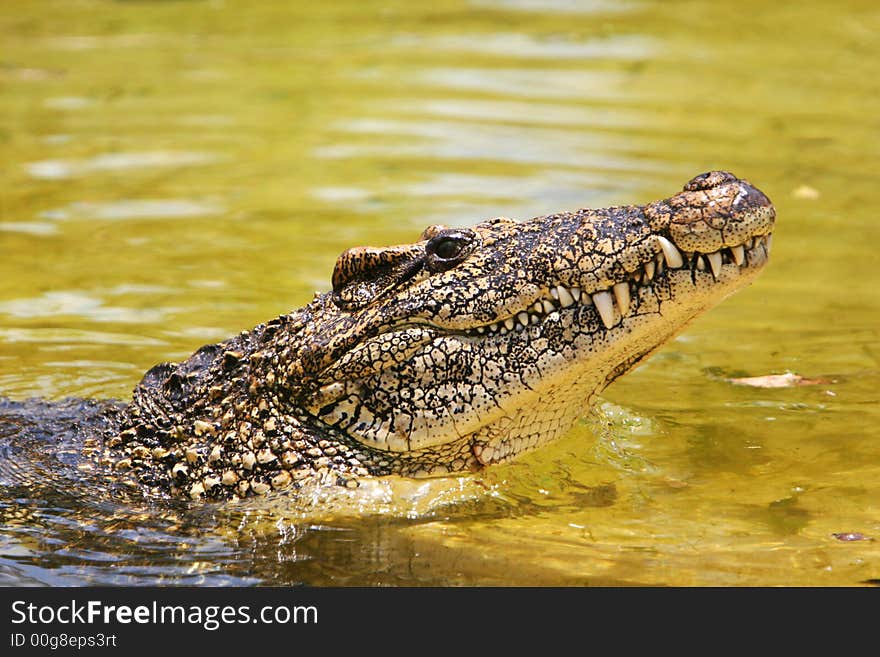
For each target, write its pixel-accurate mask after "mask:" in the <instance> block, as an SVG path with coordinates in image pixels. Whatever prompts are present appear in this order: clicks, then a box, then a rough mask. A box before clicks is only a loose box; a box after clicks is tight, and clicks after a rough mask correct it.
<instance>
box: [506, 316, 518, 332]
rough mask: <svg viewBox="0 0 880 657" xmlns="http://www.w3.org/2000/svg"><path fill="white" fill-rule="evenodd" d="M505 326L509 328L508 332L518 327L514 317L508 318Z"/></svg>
mask: <svg viewBox="0 0 880 657" xmlns="http://www.w3.org/2000/svg"><path fill="white" fill-rule="evenodd" d="M504 326H506V327H507V330H508V331H512V330H513V327H514V326H516V322H514V321H513V317H508V318H507V319H505V320H504Z"/></svg>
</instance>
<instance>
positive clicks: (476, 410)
mask: <svg viewBox="0 0 880 657" xmlns="http://www.w3.org/2000/svg"><path fill="white" fill-rule="evenodd" d="M774 219H775V214H774V210H773V207H772V205H771V204H770V202H769V201H768V200H767V199H766V197H764V196H763V194H761V193H760V192H758V191H757V190H755V189H754V188H752V187H751V186H750V185H748V183H745V182H744V181H739V180H737V179H736V178H735V177H734V176H732V175H731V174H726V173H723V172H712V173H710V174H705V175H704V176H700V177H697V178H695V179H694V180H692V181H691V182H690V183H688V185H687V186H686V187H685V190H684V191H683V192H682V193H681V194H679V195H676V196H674V197H671V198H670V199H666V200H664V201H659V202H657V203H653V204H650V205H648V206H645V207H643V208H635V207H628V208H611V209H608V210H601V211H579V212H578V213H574V214H567V215H553V216H551V217H544V218H538V219H535V220H532V221H531V222H524V223H522V224H519V223H516V222H512V221H510V220H503V221H500V222H498V221H496V222H488V223H486V224H481V225H479V226H477V227H475V229H474V230H475V231H476V235H477V236H478V238H479V239H480V240H481V244H480V249H481V251H477V252H476V254H475V256H474V257H472V258H470V259H469V260H465V261H464V262H463V263H462V264H461V265H460V266H459V267H457V268H453V269H450V270H449V271H447V272H445V273H442V274H440V275H435V276H429V277H426V276H422V277H421V278H420V277H418V276H415V275H412V276H413V277H412V278H411V279H410V280H408V283H409V286H408V287H407V288H406V289H404V290H403V291H401V292H400V293H399V294H397V296H393V295H392V296H390V297H388V298H386V299H385V300H384V301H383V303H382V304H378V303H377V304H375V305H373V306H369V305H368V306H367V307H366V309H365V310H363V311H362V312H360V313H358V314H356V315H352V317H353V319H352V321H353V322H354V324H353V326H354V328H352V329H351V330H350V333H351V334H352V335H357V334H364V335H368V336H372V337H368V338H366V339H364V340H360V341H358V342H357V344H356V345H355V346H354V347H353V348H351V349H348V350H347V351H345V352H344V353H343V354H342V355H341V357H338V358H337V359H336V360H335V361H334V362H333V363H332V364H331V365H329V366H328V367H327V368H326V369H325V370H324V371H323V373H322V375H321V377H320V380H319V382H320V383H323V385H321V386H320V387H319V388H318V389H317V390H313V391H312V392H311V395H310V396H309V397H308V398H307V399H306V401H305V403H304V405H305V406H306V408H307V409H308V410H309V411H310V412H311V413H313V414H314V416H315V417H316V418H317V419H318V420H319V421H320V422H321V423H323V424H325V425H329V426H330V427H333V428H334V429H335V430H337V431H339V432H342V433H344V434H345V435H347V436H348V437H349V438H351V439H352V440H353V441H355V442H356V443H357V444H359V445H360V446H362V447H363V448H364V449H365V450H366V453H365V454H364V455H363V457H362V460H364V461H365V462H369V461H371V460H373V461H377V460H378V461H380V462H383V463H384V462H390V463H391V466H390V471H396V472H401V473H404V474H410V475H419V474H430V473H435V472H449V471H456V470H461V469H465V468H469V467H474V466H475V465H479V464H488V463H494V462H498V461H503V460H506V459H508V458H510V457H512V456H514V455H516V454H519V453H521V452H523V451H526V450H529V449H533V448H535V447H537V446H539V445H542V444H544V443H546V442H548V441H550V440H552V439H554V438H556V437H558V436H559V435H561V434H563V433H564V432H565V431H566V430H568V428H569V427H570V426H571V424H572V423H573V422H574V420H575V419H576V418H577V417H578V416H580V415H583V414H584V413H585V412H586V410H587V407H588V404H589V400H590V398H591V397H592V396H593V395H595V394H596V393H597V392H598V391H600V390H602V389H603V388H604V387H605V386H606V385H608V384H609V383H610V382H611V381H613V380H614V379H615V378H616V377H617V376H620V375H621V374H622V373H624V372H625V371H627V370H628V369H630V368H631V367H632V366H633V365H635V364H636V363H638V362H639V361H640V360H641V359H643V358H644V357H646V356H647V355H649V354H650V353H651V352H653V351H654V350H656V349H657V348H659V347H660V346H661V345H662V344H663V343H664V342H665V341H666V340H667V339H668V338H669V337H670V336H671V335H673V334H674V333H676V332H677V331H679V330H681V329H682V328H683V327H684V326H686V325H687V323H688V322H690V321H691V320H692V319H693V318H694V317H695V316H697V315H699V314H700V313H701V312H703V311H705V310H706V309H708V308H709V307H711V306H713V305H715V304H716V303H718V302H719V301H721V300H722V299H723V298H725V297H726V296H728V295H729V294H731V293H732V292H734V291H735V290H737V289H739V288H740V287H742V286H744V285H745V284H747V283H748V282H750V281H751V280H752V279H753V278H754V276H755V275H756V274H757V272H758V271H759V270H760V269H761V268H762V267H763V266H764V264H765V263H766V260H767V254H768V252H769V247H770V234H771V231H772V228H773V222H774ZM536 222H538V223H536ZM422 248H424V245H423V243H422V244H421V245H419V244H417V245H411V246H406V247H394V250H393V251H391V252H388V253H390V255H389V254H388V253H386V252H378V251H377V252H372V251H371V253H370V257H371V258H373V259H374V260H376V261H377V262H378V261H380V260H381V261H382V263H383V266H386V267H387V266H388V263H393V262H394V259H395V258H399V259H400V260H401V262H403V263H406V262H409V261H408V260H406V258H410V257H412V254H413V253H418V252H420V251H421V249H422ZM487 254H488V255H487ZM492 254H494V256H495V259H494V260H493V259H492V258H491V257H490V256H491V255H492ZM499 254H501V257H500V258H499V257H498V256H499ZM523 254H525V255H523ZM407 266H409V265H407ZM383 271H384V270H383ZM407 271H414V270H412V268H411V267H410V269H409V270H407ZM499 272H500V273H499ZM410 275H411V274H408V276H410ZM386 278H388V280H393V277H391V276H389V277H386ZM386 282H387V281H386V280H385V279H384V278H383V286H384V285H385V283H386ZM391 288H393V285H392V286H391ZM384 293H385V292H384V290H383V294H384ZM389 453H393V454H389ZM383 455H390V456H392V458H391V459H390V460H389V459H387V458H383Z"/></svg>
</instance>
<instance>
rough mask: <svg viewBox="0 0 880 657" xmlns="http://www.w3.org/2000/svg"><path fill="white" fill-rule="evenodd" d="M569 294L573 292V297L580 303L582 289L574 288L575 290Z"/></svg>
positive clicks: (572, 289)
mask: <svg viewBox="0 0 880 657" xmlns="http://www.w3.org/2000/svg"><path fill="white" fill-rule="evenodd" d="M569 292H571V296H573V297H574V300H575V301H580V300H581V288H579V287H573V288H571V289H570V290H569Z"/></svg>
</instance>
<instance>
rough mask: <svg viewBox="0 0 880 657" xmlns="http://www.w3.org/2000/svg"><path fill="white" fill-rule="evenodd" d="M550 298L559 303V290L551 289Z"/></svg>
mask: <svg viewBox="0 0 880 657" xmlns="http://www.w3.org/2000/svg"><path fill="white" fill-rule="evenodd" d="M550 296H551V297H553V299H554V300H556V301H559V289H558V288H556V287H551V288H550Z"/></svg>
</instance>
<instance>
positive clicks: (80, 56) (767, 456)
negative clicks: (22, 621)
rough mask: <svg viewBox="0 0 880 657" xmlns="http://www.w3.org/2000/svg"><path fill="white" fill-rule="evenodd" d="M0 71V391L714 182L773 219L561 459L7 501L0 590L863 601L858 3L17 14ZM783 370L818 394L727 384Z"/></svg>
mask: <svg viewBox="0 0 880 657" xmlns="http://www.w3.org/2000/svg"><path fill="white" fill-rule="evenodd" d="M0 43H2V49H0V395H5V396H8V397H11V398H13V399H23V398H27V397H31V396H39V397H45V398H49V399H60V398H63V397H67V396H89V397H116V398H127V397H128V395H129V394H130V391H131V389H132V387H133V386H134V385H135V384H136V382H137V381H138V380H139V378H140V375H141V374H142V373H143V372H144V371H145V370H147V369H148V368H149V367H151V366H152V365H153V364H155V363H157V362H160V361H164V360H177V359H181V358H184V357H185V356H187V355H188V354H189V353H190V352H192V351H194V350H195V349H197V348H198V347H199V346H201V345H202V344H205V343H208V342H212V341H217V340H220V339H223V338H226V337H229V336H231V335H234V334H235V333H237V332H238V331H240V330H242V329H246V328H250V327H251V326H253V325H256V324H258V323H260V322H262V321H265V320H267V319H269V318H271V317H273V316H275V315H278V314H280V313H283V312H287V311H289V310H291V309H293V308H295V307H298V306H300V305H302V304H304V303H305V302H306V301H307V300H308V299H309V298H310V297H311V295H312V294H313V292H314V291H315V290H320V291H324V290H326V289H328V288H329V275H330V271H331V269H332V266H333V263H334V261H335V258H336V256H337V255H338V254H339V253H340V252H341V251H343V250H344V249H346V248H348V247H350V246H354V245H361V244H371V245H384V244H393V243H399V242H404V241H412V240H413V239H415V238H416V237H417V235H418V233H419V232H420V231H421V229H422V228H423V227H424V226H426V225H428V224H431V223H447V224H452V225H468V224H471V223H474V222H476V221H478V220H481V219H484V218H488V217H490V216H496V215H501V214H504V215H509V216H514V217H519V218H528V217H531V216H534V215H538V214H546V213H549V212H553V211H556V210H562V209H572V208H576V207H582V206H603V205H609V204H620V203H643V202H646V201H649V200H652V199H654V198H659V197H663V196H666V195H669V194H671V193H673V192H674V191H676V190H677V189H679V188H680V187H681V185H682V184H683V183H684V182H685V181H687V180H688V179H689V178H690V177H691V176H693V175H695V174H697V173H700V172H703V171H706V170H709V169H713V168H724V169H729V170H731V171H733V172H735V173H736V174H738V175H740V176H743V177H745V178H748V179H749V180H751V181H752V182H753V183H754V184H756V185H757V186H758V187H760V188H761V189H762V190H764V191H765V192H766V193H767V194H768V195H769V196H770V197H771V198H772V199H773V200H774V201H775V203H776V206H777V212H778V224H777V230H776V233H775V238H774V244H773V250H774V252H773V256H772V258H771V262H770V265H769V267H768V268H767V269H766V270H765V271H764V273H763V274H762V275H761V276H760V277H759V278H758V279H757V281H756V282H755V283H754V284H753V285H752V286H751V287H750V288H748V289H746V290H743V291H741V292H740V293H738V294H737V295H736V296H734V297H732V298H731V299H729V300H728V301H726V302H725V303H724V304H722V305H721V306H719V307H718V308H716V309H714V310H713V311H711V312H710V313H708V314H706V315H704V316H703V317H701V318H700V319H699V320H697V321H696V322H695V323H694V324H692V325H691V326H690V327H689V328H688V329H687V330H686V331H685V332H684V333H683V334H682V335H681V336H680V337H679V338H678V339H676V340H674V341H673V342H671V343H669V344H668V345H666V347H665V348H664V349H663V350H662V351H661V352H659V353H658V354H657V355H656V356H655V357H654V358H653V359H651V360H650V361H649V362H647V363H646V364H644V365H643V366H641V367H639V368H638V369H637V370H635V371H634V372H632V373H630V374H629V375H628V376H626V377H624V378H623V379H621V380H620V381H618V382H617V383H615V384H614V385H613V386H612V387H611V388H609V389H608V390H607V391H606V392H605V393H604V395H603V400H604V401H603V403H602V404H601V405H600V406H599V407H598V408H597V409H596V410H595V411H594V413H593V414H592V415H590V416H589V417H588V418H587V419H585V421H584V422H583V423H581V424H579V425H578V426H577V427H576V428H575V429H574V430H573V431H572V432H571V433H570V435H568V436H567V437H566V438H565V439H563V440H561V441H560V442H558V443H557V444H555V445H552V446H550V447H548V448H546V449H544V450H542V451H539V452H535V453H533V454H530V455H528V456H526V457H524V458H521V459H520V460H518V461H516V462H515V463H511V464H509V465H504V466H498V467H495V468H492V469H490V470H487V471H486V472H484V473H480V474H476V475H468V476H465V477H458V478H447V479H435V480H430V481H427V482H424V481H423V482H407V481H403V480H395V479H389V480H384V481H378V482H375V486H373V487H368V489H365V490H363V491H360V492H359V496H357V497H349V498H348V499H325V498H321V496H320V494H319V493H315V494H314V495H313V497H312V498H310V499H300V500H292V499H290V498H284V497H280V498H270V499H263V500H259V501H252V502H246V503H242V504H237V505H225V506H216V505H201V504H197V505H188V504H185V503H162V504H155V505H150V504H144V505H143V506H141V507H138V508H133V507H130V506H126V505H123V504H121V503H120V504H113V503H112V502H111V503H108V502H106V501H102V502H100V503H94V504H90V503H89V502H88V499H89V491H81V492H80V493H82V494H81V495H74V496H71V497H69V498H67V497H59V499H57V500H46V499H44V498H40V499H29V498H28V497H27V496H26V495H25V496H24V497H22V496H20V495H17V496H15V497H11V496H10V495H9V494H6V493H3V491H2V489H0V495H2V498H0V511H2V514H0V516H2V518H3V523H4V524H3V526H2V527H0V583H3V584H13V585H14V584H50V585H78V584H100V583H112V584H154V583H169V584H171V583H174V584H183V583H185V584H200V583H205V584H293V583H307V584H313V585H325V584H334V585H340V584H341V585H349V584H361V585H364V584H365V585H379V584H392V585H398V584H399V585H425V584H433V585H438V584H439V585H446V584H454V585H471V584H474V585H484V584H502V585H506V584H516V585H594V584H610V585H630V584H632V585H858V584H870V583H877V581H878V580H880V428H878V425H880V410H878V408H880V407H878V402H880V392H878V390H880V275H878V262H880V260H878V255H877V253H878V244H880V228H878V226H880V222H878V219H877V213H878V206H880V173H878V172H880V118H878V117H880V7H878V5H877V4H876V3H875V2H869V1H864V2H858V1H853V0H850V1H846V2H842V1H839V0H837V1H835V2H831V1H828V2H818V1H816V2H807V3H778V4H773V3H766V2H736V3H720V2H712V1H693V2H684V1H682V2H678V1H672V2H668V1H667V2H659V1H658V2H639V1H626V2H612V1H611V0H605V1H603V0H585V1H583V2H578V1H576V0H547V1H542V2H539V1H537V0H473V1H467V0H433V1H432V2H430V3H428V2H424V3H420V2H411V1H404V0H388V1H384V2H371V1H364V0H357V1H354V0H351V1H336V0H334V2H281V1H276V2H248V1H246V0H204V1H192V2H186V1H176V2H175V1H153V2H149V1H129V2H123V1H118V2H113V1H110V0H76V1H71V0H4V2H3V3H2V6H0ZM786 372H792V373H795V374H798V375H801V376H804V377H807V379H810V380H811V383H813V384H812V385H804V386H788V387H782V388H762V387H752V386H742V385H734V384H732V383H730V382H729V381H728V379H729V378H731V377H747V376H764V375H768V374H781V373H786ZM7 447H8V446H7ZM96 498H97V496H96ZM846 538H849V539H860V540H841V539H846Z"/></svg>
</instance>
